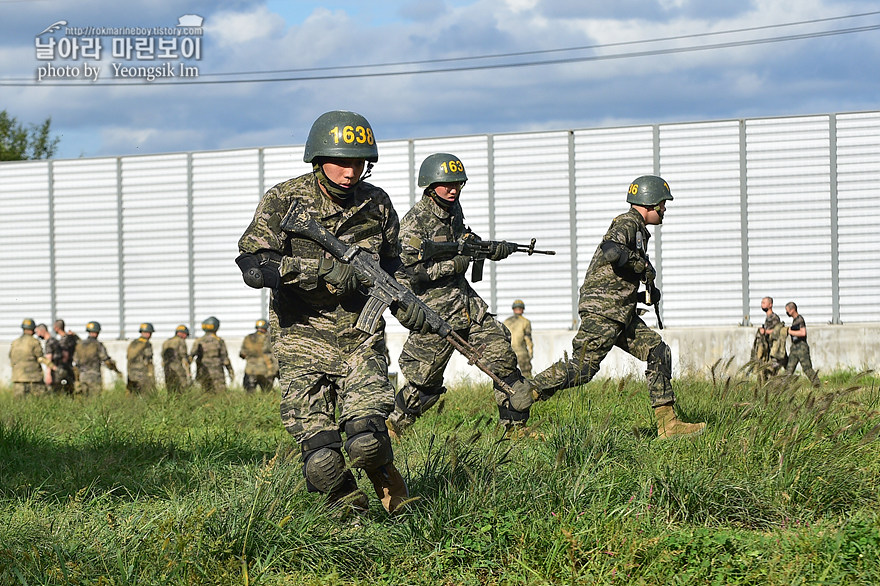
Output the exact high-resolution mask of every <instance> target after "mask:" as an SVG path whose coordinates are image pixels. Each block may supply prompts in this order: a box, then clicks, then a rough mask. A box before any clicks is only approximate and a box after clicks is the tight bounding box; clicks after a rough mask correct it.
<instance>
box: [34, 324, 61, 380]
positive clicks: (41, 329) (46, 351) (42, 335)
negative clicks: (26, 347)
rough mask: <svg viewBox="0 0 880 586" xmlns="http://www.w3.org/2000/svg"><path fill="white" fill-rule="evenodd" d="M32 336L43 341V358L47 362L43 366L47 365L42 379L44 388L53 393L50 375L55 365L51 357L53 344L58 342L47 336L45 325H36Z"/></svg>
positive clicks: (47, 330)
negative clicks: (44, 384) (34, 335)
mask: <svg viewBox="0 0 880 586" xmlns="http://www.w3.org/2000/svg"><path fill="white" fill-rule="evenodd" d="M34 334H36V336H37V338H39V339H41V340H43V357H44V358H45V359H46V361H47V362H44V364H47V367H46V374H45V376H44V377H43V382H44V383H46V387H48V388H49V389H50V390H52V391H55V389H54V388H53V387H52V373H53V372H54V371H55V368H56V365H55V363H54V361H53V360H52V355H53V349H54V344H57V343H58V340H56V339H55V338H53V337H52V336H51V335H50V334H49V327H48V326H47V325H46V324H37V327H36V329H35V330H34ZM53 343H54V344H53Z"/></svg>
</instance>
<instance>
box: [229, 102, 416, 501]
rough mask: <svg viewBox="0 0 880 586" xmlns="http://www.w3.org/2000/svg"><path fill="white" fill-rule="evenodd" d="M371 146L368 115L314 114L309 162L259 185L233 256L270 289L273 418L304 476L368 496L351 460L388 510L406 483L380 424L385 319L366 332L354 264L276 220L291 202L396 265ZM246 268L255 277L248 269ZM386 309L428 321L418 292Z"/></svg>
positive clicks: (391, 222)
mask: <svg viewBox="0 0 880 586" xmlns="http://www.w3.org/2000/svg"><path fill="white" fill-rule="evenodd" d="M378 158H379V151H378V148H377V146H376V140H375V137H374V136H373V129H372V127H371V126H370V123H369V122H367V120H366V118H364V117H363V116H361V115H360V114H357V113H355V112H348V111H342V110H336V111H331V112H326V113H324V114H322V115H321V116H319V117H318V119H317V120H315V122H314V123H313V124H312V128H311V129H310V130H309V135H308V139H307V140H306V146H305V152H304V154H303V160H304V161H305V162H306V163H309V164H311V166H312V171H311V172H310V173H306V174H304V175H301V176H299V177H296V178H293V179H289V180H288V181H285V182H283V183H279V184H278V185H276V186H274V187H272V188H271V189H269V190H268V191H267V192H266V193H265V194H264V195H263V197H262V199H261V200H260V203H259V205H258V206H257V209H256V212H255V213H254V217H253V220H252V221H251V223H250V225H249V226H248V227H247V229H246V230H245V232H244V234H243V235H242V236H241V239H240V240H239V241H238V248H239V251H240V252H241V255H240V256H239V257H238V258H237V259H236V263H237V264H238V266H239V268H241V270H242V272H243V273H244V275H245V281H246V282H247V283H248V284H249V285H250V286H252V287H260V286H264V287H269V288H271V289H273V291H272V302H271V304H270V314H269V321H270V324H271V327H272V350H273V352H274V354H275V357H276V358H277V359H278V362H279V366H280V378H281V388H282V389H283V392H282V395H281V421H282V423H283V424H284V427H285V428H286V429H287V431H288V432H289V433H290V434H292V435H293V437H294V439H295V440H296V442H297V443H298V444H299V445H300V448H301V450H302V461H303V474H304V476H305V479H306V487H307V488H308V490H309V491H310V492H319V493H321V494H324V495H327V500H328V502H329V503H330V504H332V505H334V506H339V507H341V510H340V513H344V512H346V508H347V509H348V510H351V509H355V510H363V509H366V508H368V506H369V501H368V499H367V496H366V495H365V494H364V493H363V492H361V491H360V489H359V488H358V485H357V481H356V480H355V477H354V474H353V473H352V471H351V469H350V468H360V469H363V470H364V471H365V472H366V474H367V476H368V477H369V479H370V482H372V484H373V488H374V490H375V491H376V495H377V496H378V497H379V499H380V500H381V501H382V506H383V507H384V508H385V510H386V511H388V512H392V513H393V512H395V511H396V510H397V508H398V507H399V506H400V505H401V504H402V503H403V502H404V501H405V499H406V498H407V497H408V494H409V493H408V492H407V488H406V483H405V482H404V480H403V477H402V476H401V474H400V472H399V471H398V470H397V468H396V467H395V466H394V451H393V448H392V445H391V439H390V438H389V437H388V430H387V428H386V427H385V418H386V417H387V416H388V414H389V413H390V412H391V410H392V409H393V407H394V390H393V388H392V387H391V384H390V383H389V381H388V362H387V361H386V360H385V321H384V320H380V321H379V327H378V329H377V330H376V332H374V333H372V334H370V333H366V332H362V331H360V330H358V329H357V328H356V327H355V324H356V322H357V319H358V317H359V315H360V312H361V310H362V309H363V308H364V306H365V305H366V301H367V298H366V296H365V295H363V293H361V292H360V291H359V290H358V289H359V287H360V282H359V280H358V278H357V276H356V275H355V272H354V269H353V268H352V267H351V265H349V264H347V263H344V262H341V261H338V260H336V259H334V258H332V257H331V256H330V255H329V253H327V252H326V251H325V250H324V249H322V248H321V247H320V246H319V245H318V244H316V243H315V242H313V241H311V240H309V239H307V238H302V237H299V236H294V235H291V234H288V233H286V232H284V231H283V230H281V229H280V224H281V222H282V219H283V218H284V217H285V216H286V215H287V213H288V212H289V210H290V208H291V206H292V205H296V206H298V209H300V210H306V211H307V212H308V213H309V214H310V215H311V216H312V217H313V218H314V219H315V221H317V222H318V223H320V224H321V225H322V226H324V227H325V228H326V229H327V230H329V231H330V232H332V233H333V234H334V235H335V236H337V237H338V238H339V239H340V240H341V241H342V242H345V243H348V244H357V245H358V246H360V247H361V248H362V249H364V250H366V251H368V252H369V253H371V254H374V255H375V256H376V258H377V259H378V260H379V262H380V263H381V265H382V267H383V268H385V269H386V270H388V271H389V272H393V271H394V270H396V268H397V265H398V264H399V262H400V258H399V254H400V244H399V242H398V239H397V236H398V231H399V228H400V226H399V223H398V219H397V213H396V212H395V211H394V206H393V205H392V204H391V198H390V197H389V196H388V194H387V193H385V191H383V190H382V189H380V188H379V187H376V186H374V185H371V184H369V183H367V182H366V181H364V180H363V179H365V177H366V176H367V175H369V173H370V169H371V168H372V166H373V163H375V162H376V161H377V160H378ZM365 171H366V173H365ZM255 271H259V272H258V273H255ZM254 274H257V275H259V277H260V278H259V280H257V281H255V280H253V279H251V280H250V281H248V275H254ZM392 310H393V311H394V315H395V317H397V319H398V320H399V321H400V322H401V323H402V324H403V325H404V326H405V327H408V328H413V327H417V326H418V325H419V324H421V325H424V323H425V314H424V310H422V309H421V308H419V307H418V306H417V305H416V304H413V305H412V306H411V308H410V309H409V310H402V309H401V308H399V307H397V306H396V305H392ZM343 433H345V435H346V436H347V437H346V439H345V440H343V436H342V434H343ZM343 449H344V450H345V451H346V452H347V453H348V455H349V458H350V460H351V464H350V465H349V464H347V463H346V460H345V456H344V455H343Z"/></svg>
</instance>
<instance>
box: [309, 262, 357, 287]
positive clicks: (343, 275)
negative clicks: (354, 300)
mask: <svg viewBox="0 0 880 586" xmlns="http://www.w3.org/2000/svg"><path fill="white" fill-rule="evenodd" d="M318 276H319V277H323V278H324V281H325V282H326V283H327V284H328V285H331V286H332V287H333V288H334V289H336V293H337V294H339V295H346V294H348V293H351V292H352V291H354V290H356V289H357V288H358V285H359V284H360V280H359V279H358V277H357V275H356V274H355V272H354V269H353V268H352V266H351V265H350V264H347V263H344V262H340V261H338V260H336V259H333V258H325V259H322V260H321V264H320V265H318Z"/></svg>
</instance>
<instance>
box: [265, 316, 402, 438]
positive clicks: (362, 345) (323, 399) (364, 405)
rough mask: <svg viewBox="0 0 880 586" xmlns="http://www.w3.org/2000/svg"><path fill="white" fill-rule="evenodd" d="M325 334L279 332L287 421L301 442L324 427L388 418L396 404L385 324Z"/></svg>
mask: <svg viewBox="0 0 880 586" xmlns="http://www.w3.org/2000/svg"><path fill="white" fill-rule="evenodd" d="M316 330H317V328H316ZM323 334H327V332H320V331H315V332H314V334H311V333H310V332H309V331H308V329H303V331H299V332H289V333H284V332H282V333H279V334H276V335H275V336H274V337H273V351H274V352H275V356H277V357H278V362H279V367H280V369H279V374H280V377H279V378H280V382H281V389H282V394H281V422H282V423H283V424H284V427H285V429H287V431H288V432H289V433H291V434H292V435H293V437H294V438H295V439H296V441H297V442H298V443H300V444H302V443H303V442H304V441H306V440H308V439H310V438H312V437H313V436H315V435H317V434H318V433H320V432H322V431H333V432H339V431H341V430H342V429H343V427H344V426H345V424H346V423H347V422H348V421H351V420H353V419H359V418H362V417H370V416H380V417H382V418H383V419H384V418H385V417H387V416H388V414H389V413H391V411H392V409H393V408H394V389H393V388H392V387H391V383H390V382H389V381H388V362H387V361H386V358H385V334H384V328H379V330H377V331H376V333H375V334H372V335H370V334H364V333H362V332H359V331H356V330H353V329H352V330H350V331H349V332H347V333H346V334H344V335H343V336H339V337H338V338H337V337H336V336H325V335H323ZM328 337H329V338H334V339H336V340H338V341H339V342H342V343H341V344H332V343H330V340H329V339H328ZM339 338H347V339H344V340H339ZM337 415H338V417H337Z"/></svg>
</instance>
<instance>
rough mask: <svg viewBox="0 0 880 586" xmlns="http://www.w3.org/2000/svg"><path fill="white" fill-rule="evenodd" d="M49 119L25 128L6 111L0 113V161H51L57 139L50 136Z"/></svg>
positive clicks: (58, 139) (56, 146)
mask: <svg viewBox="0 0 880 586" xmlns="http://www.w3.org/2000/svg"><path fill="white" fill-rule="evenodd" d="M51 124H52V119H51V118H46V120H45V121H44V122H43V123H42V124H31V125H30V127H29V128H25V127H24V125H23V124H21V123H20V122H19V121H18V119H17V118H15V117H14V116H10V115H9V114H8V113H7V112H6V110H3V111H0V161H24V160H27V159H51V158H52V157H53V155H54V154H55V150H56V149H57V148H58V142H59V141H60V140H61V139H60V138H59V137H57V136H56V137H52V136H51V135H50V131H49V127H50V126H51Z"/></svg>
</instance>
